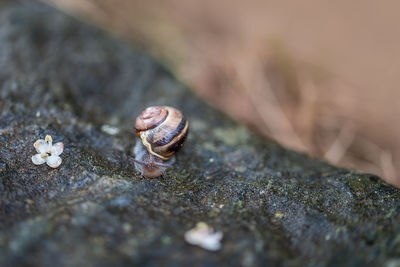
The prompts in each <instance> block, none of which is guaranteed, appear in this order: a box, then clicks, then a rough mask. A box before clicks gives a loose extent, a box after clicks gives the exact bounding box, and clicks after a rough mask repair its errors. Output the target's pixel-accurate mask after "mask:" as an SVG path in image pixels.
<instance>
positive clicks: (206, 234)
mask: <svg viewBox="0 0 400 267" xmlns="http://www.w3.org/2000/svg"><path fill="white" fill-rule="evenodd" d="M222 237H223V234H222V232H214V231H213V229H212V228H211V227H210V226H208V225H207V224H206V223H203V222H200V223H198V224H197V225H196V227H195V228H193V229H191V230H189V231H187V232H186V233H185V240H186V242H188V243H189V244H191V245H196V246H199V247H201V248H204V249H206V250H210V251H217V250H219V249H221V239H222Z"/></svg>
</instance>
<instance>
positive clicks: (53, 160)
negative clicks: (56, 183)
mask: <svg viewBox="0 0 400 267" xmlns="http://www.w3.org/2000/svg"><path fill="white" fill-rule="evenodd" d="M61 162H62V159H61V158H60V157H59V156H55V155H52V156H50V157H48V158H46V163H47V165H49V166H50V167H52V168H57V167H58V166H60V165H61Z"/></svg>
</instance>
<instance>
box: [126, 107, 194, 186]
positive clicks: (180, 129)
mask: <svg viewBox="0 0 400 267" xmlns="http://www.w3.org/2000/svg"><path fill="white" fill-rule="evenodd" d="M135 129H136V134H137V136H138V137H139V138H140V141H137V142H136V144H135V147H134V148H133V152H134V154H135V159H134V163H135V167H136V169H137V170H138V171H140V172H141V174H142V175H143V176H144V177H147V178H154V177H158V176H161V175H163V174H164V172H165V170H166V169H167V168H171V167H172V164H173V163H174V162H175V158H174V154H175V153H176V152H177V151H179V150H180V149H181V147H182V146H183V144H184V143H185V139H186V137H187V134H188V130H189V122H188V121H187V120H186V119H185V117H184V116H183V114H182V113H181V112H180V111H179V110H177V109H175V108H173V107H167V106H159V107H148V108H146V109H145V110H144V111H143V112H142V113H141V114H140V115H139V116H138V117H137V118H136V121H135Z"/></svg>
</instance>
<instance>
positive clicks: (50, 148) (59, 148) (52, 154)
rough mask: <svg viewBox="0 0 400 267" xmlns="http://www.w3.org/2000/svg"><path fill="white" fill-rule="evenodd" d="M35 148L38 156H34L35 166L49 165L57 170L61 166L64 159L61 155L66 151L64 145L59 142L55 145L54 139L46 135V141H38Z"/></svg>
mask: <svg viewBox="0 0 400 267" xmlns="http://www.w3.org/2000/svg"><path fill="white" fill-rule="evenodd" d="M33 146H34V147H35V149H36V152H38V154H36V155H34V156H32V162H33V164H35V165H41V164H43V163H47V165H49V166H50V167H52V168H57V167H58V166H60V165H61V162H62V159H61V158H60V157H59V155H60V154H61V153H62V152H63V150H64V144H63V143H61V142H59V143H55V144H54V145H53V138H51V136H50V135H46V137H45V139H44V140H43V139H39V140H37V141H36V142H35V143H34V144H33Z"/></svg>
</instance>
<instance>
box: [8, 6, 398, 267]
mask: <svg viewBox="0 0 400 267" xmlns="http://www.w3.org/2000/svg"><path fill="white" fill-rule="evenodd" d="M0 5H1V9H0V66H1V67H0V100H1V101H0V144H1V145H0V248H1V249H0V265H1V266H15V265H25V264H28V265H37V266H110V265H112V264H113V265H115V264H119V265H129V264H137V265H150V266H152V265H155V266H156V265H160V264H164V265H169V264H178V265H189V264H194V265H202V266H220V265H231V266H235V265H243V266H254V265H258V266H265V265H284V266H299V265H300V266H307V265H310V266H312V265H319V266H320V265H321V266H323V265H335V264H347V265H359V266H364V265H365V264H367V263H368V264H370V265H376V266H382V265H387V266H396V264H400V260H399V256H400V224H399V222H400V208H399V198H400V192H399V190H397V189H395V188H394V187H392V186H390V185H387V184H386V183H384V182H383V181H382V180H381V179H380V178H377V177H375V176H371V175H367V174H358V173H355V172H352V171H348V170H343V169H338V168H335V167H332V166H330V165H328V164H326V163H324V162H321V161H317V160H314V159H310V158H308V157H306V156H304V155H301V154H299V153H295V152H292V151H288V150H286V149H284V148H282V147H280V146H279V145H277V144H275V143H273V142H270V141H266V140H261V139H259V138H257V137H255V136H254V135H252V134H250V133H249V132H248V131H247V130H245V129H244V128H242V127H241V126H238V125H237V124H236V123H234V122H232V121H231V120H230V119H228V118H227V117H225V116H224V115H223V114H221V113H219V112H218V111H216V110H215V109H214V108H212V107H210V106H208V105H207V104H204V103H203V102H202V101H201V100H199V99H198V98H196V97H195V96H194V95H193V94H192V93H191V92H190V91H189V90H188V89H187V88H185V87H184V86H182V84H180V83H178V82H177V81H176V80H175V79H174V78H173V77H172V76H171V75H170V74H169V73H167V72H166V71H165V70H164V69H163V68H162V67H160V65H158V64H157V63H155V61H154V60H152V59H151V58H149V57H148V56H146V55H145V54H144V53H143V52H140V51H134V50H132V48H130V47H128V46H127V45H126V44H124V43H123V42H121V41H119V40H115V39H112V38H111V37H109V36H107V35H106V34H105V33H104V32H101V31H100V30H97V29H93V28H92V27H90V26H88V25H85V24H84V23H82V22H78V21H76V20H74V19H72V18H70V17H68V16H66V15H64V14H62V13H60V12H58V11H56V10H54V9H52V8H48V7H46V6H44V5H42V4H38V3H33V2H32V1H25V2H20V1H18V3H16V1H12V2H1V4H0ZM150 105H172V106H175V107H178V108H180V109H182V110H183V112H184V113H185V114H186V116H187V118H188V119H189V121H190V123H191V129H190V135H189V138H188V140H187V144H186V146H185V148H184V150H183V151H182V152H180V153H179V154H178V156H177V162H176V164H175V168H174V169H172V170H169V171H168V172H167V173H166V175H165V176H164V177H162V178H157V179H145V178H142V177H140V175H139V173H138V172H137V171H136V170H135V169H134V166H133V164H132V162H131V158H132V156H133V153H132V147H133V146H134V144H135V142H136V140H137V139H136V137H135V135H134V131H133V127H132V126H133V121H134V118H135V117H136V116H137V115H138V114H139V113H140V111H141V110H143V109H144V108H145V107H146V106H150ZM104 125H111V126H114V127H117V128H118V130H119V132H118V133H115V132H110V131H107V128H106V127H104ZM110 133H112V134H114V135H110ZM46 134H50V135H52V136H53V139H54V141H55V142H58V141H62V142H63V143H64V144H65V150H64V153H63V154H61V157H62V158H63V163H62V165H61V166H60V168H58V169H51V168H49V167H48V166H46V165H41V166H35V165H33V164H32V162H31V160H30V157H31V156H32V155H34V154H35V150H34V148H33V143H34V142H35V141H36V140H37V139H39V138H44V136H45V135H46ZM199 221H204V222H207V223H208V224H209V225H212V226H213V227H214V228H215V229H216V230H220V231H222V232H223V233H224V239H223V241H222V249H221V250H220V251H218V252H208V251H205V250H202V249H201V248H198V247H194V246H191V245H188V244H186V243H185V242H184V239H183V236H184V233H185V231H187V230H189V229H190V228H192V227H193V226H194V225H195V224H196V223H197V222H199Z"/></svg>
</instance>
